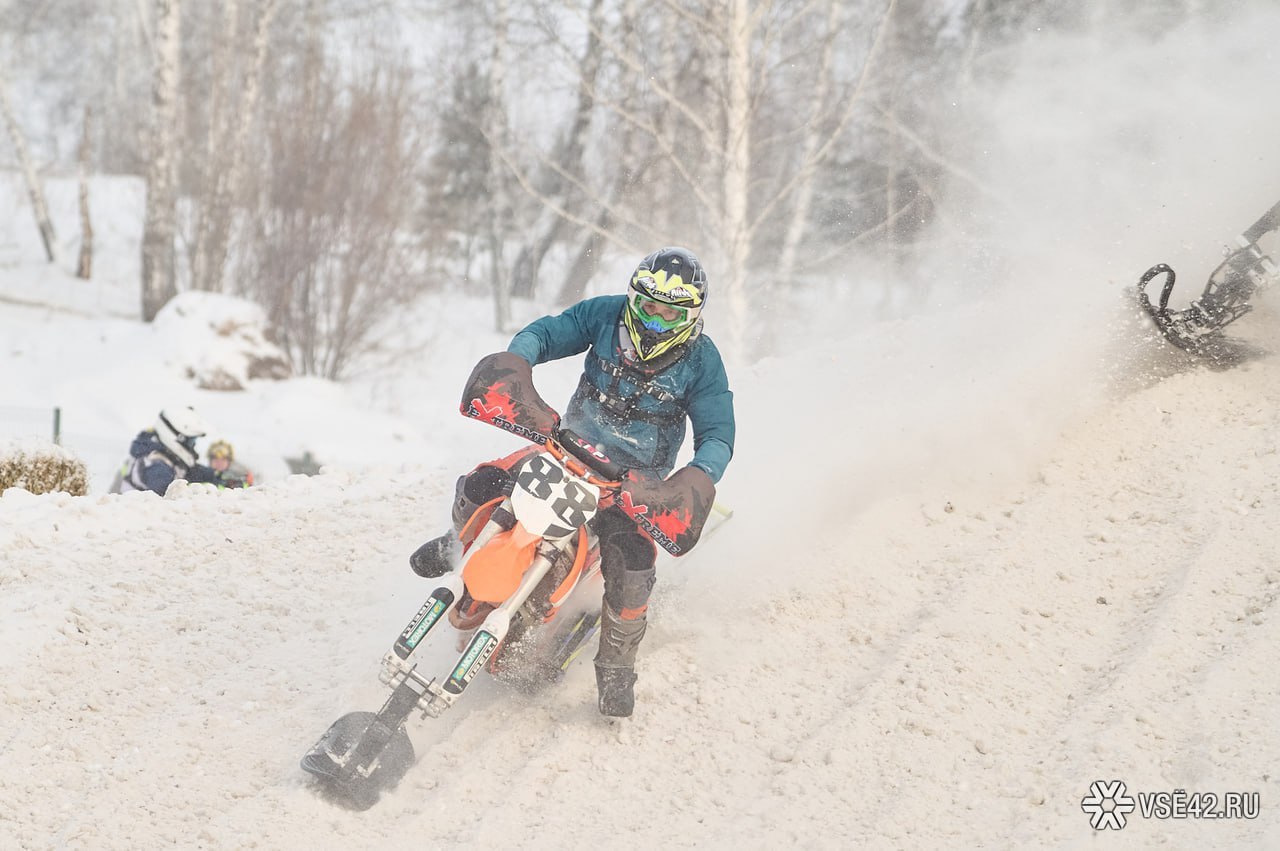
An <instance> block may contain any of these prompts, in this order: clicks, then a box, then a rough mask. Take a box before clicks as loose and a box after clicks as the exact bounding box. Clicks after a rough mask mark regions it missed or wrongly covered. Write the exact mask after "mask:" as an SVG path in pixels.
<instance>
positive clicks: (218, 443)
mask: <svg viewBox="0 0 1280 851" xmlns="http://www.w3.org/2000/svg"><path fill="white" fill-rule="evenodd" d="M215 458H226V459H227V460H228V461H234V460H235V459H236V453H235V450H234V449H232V448H231V444H230V443H227V441H225V440H215V441H214V442H213V443H211V444H209V460H210V461H212V460H214V459H215Z"/></svg>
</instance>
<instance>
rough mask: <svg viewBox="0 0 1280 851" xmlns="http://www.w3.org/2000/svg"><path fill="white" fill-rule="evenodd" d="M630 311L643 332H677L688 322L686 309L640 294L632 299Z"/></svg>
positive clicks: (636, 294)
mask: <svg viewBox="0 0 1280 851" xmlns="http://www.w3.org/2000/svg"><path fill="white" fill-rule="evenodd" d="M631 310H632V314H633V315H634V316H635V318H636V319H637V320H638V321H639V322H640V324H641V325H642V326H643V327H644V328H645V330H647V331H653V332H655V333H659V334H661V333H663V332H669V331H678V330H679V329H681V328H683V327H684V326H685V325H687V324H688V322H689V311H688V310H687V309H686V308H683V307H679V306H677V305H674V304H667V303H666V302H662V301H656V300H654V299H651V298H649V297H648V296H645V295H641V294H640V293H635V295H634V296H633V297H632V299H631Z"/></svg>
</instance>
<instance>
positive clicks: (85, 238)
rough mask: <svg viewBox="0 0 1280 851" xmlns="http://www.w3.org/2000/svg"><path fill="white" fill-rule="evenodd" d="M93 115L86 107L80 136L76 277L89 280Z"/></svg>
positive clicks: (91, 242) (91, 252) (91, 267)
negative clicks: (78, 251) (78, 232)
mask: <svg viewBox="0 0 1280 851" xmlns="http://www.w3.org/2000/svg"><path fill="white" fill-rule="evenodd" d="M92 115H93V112H92V110H91V109H90V108H89V107H87V106H86V107H85V108H84V131H83V133H82V135H81V136H80V156H79V163H80V258H79V259H78V260H77V261H76V277H77V278H82V279H84V280H86V281H87V280H89V279H90V278H91V277H93V221H92V219H91V218H90V217H89V148H90V139H91V138H92V136H91V134H90V132H89V122H90V119H91V117H92Z"/></svg>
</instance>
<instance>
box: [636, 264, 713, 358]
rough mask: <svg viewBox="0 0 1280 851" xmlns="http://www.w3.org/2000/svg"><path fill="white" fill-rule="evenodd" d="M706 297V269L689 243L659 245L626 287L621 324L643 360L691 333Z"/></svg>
mask: <svg viewBox="0 0 1280 851" xmlns="http://www.w3.org/2000/svg"><path fill="white" fill-rule="evenodd" d="M706 301H707V273H706V271H705V270H704V269H703V268H702V264H701V263H700V262H698V258H697V257H695V256H694V254H693V252H692V251H690V250H689V249H687V248H660V249H658V250H657V251H655V252H653V253H652V254H650V255H649V256H648V257H646V258H644V259H643V260H641V261H640V265H639V266H637V267H636V272H635V274H634V275H632V276H631V284H630V286H628V287H627V309H626V310H625V311H623V324H624V325H625V326H626V328H627V333H628V335H630V337H631V342H632V343H633V344H634V345H635V347H636V353H637V354H638V355H639V356H640V359H641V360H646V361H647V360H652V359H653V358H656V357H658V356H659V355H663V354H665V353H667V352H669V351H671V350H672V349H673V348H675V347H676V346H679V345H680V344H681V343H684V342H686V341H688V340H689V338H690V337H691V336H693V333H694V329H695V328H696V327H697V325H698V315H699V314H700V313H702V307H703V305H704V304H706Z"/></svg>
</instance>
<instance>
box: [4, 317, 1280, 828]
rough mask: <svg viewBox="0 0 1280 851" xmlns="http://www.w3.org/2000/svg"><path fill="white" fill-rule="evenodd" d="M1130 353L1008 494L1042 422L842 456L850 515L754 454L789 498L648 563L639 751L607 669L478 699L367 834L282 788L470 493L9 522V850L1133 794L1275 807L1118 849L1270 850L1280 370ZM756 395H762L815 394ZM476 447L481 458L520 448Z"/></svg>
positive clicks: (17, 497)
mask: <svg viewBox="0 0 1280 851" xmlns="http://www.w3.org/2000/svg"><path fill="white" fill-rule="evenodd" d="M1268 321H1269V320H1268ZM1270 327H1272V328H1273V329H1274V325H1273V326H1270ZM882 342H885V345H888V343H887V341H882ZM1138 349H1139V351H1138V352H1137V354H1131V357H1138V356H1141V357H1142V358H1143V359H1144V360H1142V361H1141V363H1142V364H1143V365H1144V367H1143V369H1136V368H1135V369H1131V370H1130V371H1129V373H1128V374H1130V375H1131V376H1133V381H1132V384H1131V385H1130V386H1128V387H1116V388H1113V391H1112V392H1113V395H1112V396H1111V397H1108V398H1106V399H1104V400H1101V401H1098V402H1097V404H1096V406H1094V407H1092V408H1090V410H1091V411H1092V413H1091V414H1090V415H1089V416H1088V417H1087V418H1084V419H1080V420H1076V421H1075V422H1074V423H1073V424H1072V425H1071V426H1069V427H1068V428H1066V429H1064V430H1062V431H1061V433H1060V434H1058V435H1056V436H1055V437H1054V438H1053V439H1052V440H1051V441H1049V442H1048V443H1047V444H1038V445H1037V446H1036V447H1034V448H1028V449H1021V450H1017V451H1015V452H1014V454H1015V455H1016V456H1017V457H1020V458H1023V459H1034V460H1031V461H1029V463H1030V466H1029V467H1024V468H1023V469H1021V471H1020V472H1017V471H1015V470H1014V469H1013V468H1014V467H1016V466H1017V465H1014V464H1012V463H1011V464H1010V465H1009V466H1010V469H1009V470H1008V471H1007V472H1003V473H993V472H992V471H994V470H999V466H998V465H993V464H990V463H986V462H985V461H983V460H982V459H981V456H982V454H983V453H984V452H993V451H996V450H995V449H994V448H993V447H992V444H991V442H990V441H989V440H986V439H978V438H977V435H978V432H977V431H975V430H974V429H981V428H983V427H985V428H987V429H990V430H993V431H994V432H996V433H999V432H1001V431H1002V426H1001V425H1000V423H999V422H998V417H999V414H1000V413H1001V411H1002V410H1003V411H1007V412H1016V413H1017V415H1018V422H1019V424H1025V423H1027V422H1030V420H1028V419H1027V418H1026V414H1027V410H1025V409H1022V408H1019V407H1018V404H1020V403H1021V404H1026V403H1027V401H1028V400H1026V399H1021V400H1020V399H1017V398H1014V397H1009V398H1008V399H1006V402H1008V404H1007V405H1005V406H1003V407H997V408H993V409H991V410H990V411H989V416H991V417H995V418H997V419H992V420H989V421H988V422H986V423H985V426H984V424H982V423H974V425H973V426H972V427H970V426H966V425H965V424H964V423H963V422H956V423H953V429H954V430H955V431H956V432H957V435H956V438H955V439H956V440H957V441H958V442H959V443H960V444H962V445H968V446H971V447H972V449H973V455H972V456H971V459H968V460H972V461H973V462H974V463H975V465H976V466H973V467H970V466H969V463H968V460H964V461H960V460H958V461H956V462H953V463H952V464H950V465H949V466H948V465H938V464H933V465H928V469H926V468H925V466H924V465H922V466H921V468H920V470H919V474H918V476H917V477H915V478H913V477H912V475H911V474H910V473H907V474H906V476H905V479H904V481H903V485H902V487H900V488H898V489H896V490H895V489H892V488H885V486H884V485H883V484H882V483H880V482H879V477H880V476H882V475H884V470H885V468H886V467H896V468H897V469H900V470H908V469H909V468H908V466H907V465H906V464H905V458H906V456H905V455H904V456H903V461H904V463H903V464H901V465H899V464H897V463H896V461H895V459H894V458H892V457H891V458H889V459H887V460H886V459H885V458H884V457H879V458H877V457H875V456H874V454H870V453H869V454H867V455H865V456H862V457H860V456H859V455H858V454H857V453H853V454H850V455H847V456H841V462H842V463H843V464H844V467H843V468H842V469H839V470H838V471H836V470H833V471H831V473H830V474H825V475H824V476H823V477H822V478H821V479H820V481H821V482H822V484H821V487H822V488H823V489H824V491H825V492H827V493H834V491H831V490H830V488H831V487H832V485H833V481H832V479H831V478H829V477H828V476H829V475H836V476H838V478H839V480H840V481H843V482H845V483H846V484H847V485H848V490H849V491H850V492H851V494H858V493H863V491H864V488H863V487H859V483H860V482H861V483H864V484H865V483H869V482H875V483H877V484H876V485H875V486H874V487H873V488H872V490H873V492H875V491H878V492H880V493H890V494H891V495H890V496H886V497H882V498H870V497H867V496H866V495H865V493H863V496H861V497H859V498H858V503H857V509H856V510H853V511H849V510H848V506H840V505H834V504H831V503H829V502H820V503H818V504H816V505H814V504H810V503H808V502H805V501H804V500H803V499H800V495H801V494H802V493H803V492H794V491H789V490H788V488H790V486H791V480H790V478H789V474H787V473H783V472H780V469H781V468H779V467H778V466H777V465H776V459H770V458H768V457H762V456H761V454H760V453H748V454H744V456H743V457H742V458H740V459H739V460H738V461H737V462H735V463H737V464H739V465H741V466H740V467H739V470H738V473H739V480H740V481H742V480H745V481H755V482H771V485H770V489H772V488H775V487H776V488H778V489H779V490H776V491H774V492H772V493H768V492H753V493H752V494H746V493H744V492H743V491H742V490H741V489H738V490H737V491H725V492H724V493H725V498H726V500H727V501H729V502H731V503H736V504H735V505H734V507H735V508H736V509H737V511H738V514H737V516H735V518H734V519H733V521H731V524H730V525H729V526H728V527H726V531H725V532H724V533H723V534H718V535H716V536H713V537H712V538H711V539H710V540H708V541H707V542H706V544H705V546H704V547H702V548H700V549H699V551H698V552H697V553H695V554H694V555H692V556H690V557H689V559H688V560H687V561H686V562H683V563H679V562H665V563H664V564H663V565H662V569H661V574H662V584H661V585H660V586H659V594H658V596H657V600H656V603H655V606H654V622H653V627H652V630H651V637H650V638H649V639H648V640H647V641H646V644H645V647H644V654H643V669H642V677H641V680H640V683H639V687H638V696H639V700H640V701H641V708H640V711H639V712H638V714H637V716H636V717H635V718H634V719H633V720H632V721H631V722H630V723H628V724H626V725H625V726H623V727H621V728H614V727H611V726H609V725H607V724H605V723H604V722H602V721H601V720H600V719H598V718H597V717H596V715H595V711H594V706H593V697H594V695H593V692H594V683H593V682H592V679H591V676H590V671H589V666H583V667H582V668H580V669H578V670H576V671H573V672H572V673H571V676H570V677H569V678H568V680H567V681H566V682H565V683H564V684H563V687H562V688H559V689H557V690H555V691H553V692H550V693H547V694H543V695H541V696H538V697H534V698H529V697H522V696H518V695H512V694H507V693H505V692H503V691H502V689H501V688H499V687H497V686H495V685H493V684H490V683H487V682H482V683H480V684H478V686H477V687H476V688H475V689H473V692H469V693H468V700H467V701H466V702H465V703H464V704H463V705H460V706H459V707H458V708H457V709H456V711H455V712H454V714H453V717H450V718H446V719H443V720H441V721H434V722H431V721H419V722H415V723H414V725H413V738H414V740H415V744H416V746H417V748H418V750H419V752H420V753H422V754H424V756H423V758H422V760H421V762H420V763H419V764H418V766H416V767H415V769H414V770H413V771H412V772H411V773H410V775H409V776H408V777H407V778H406V780H405V782H404V783H403V784H402V785H401V786H400V788H399V789H398V790H397V791H395V792H394V793H393V794H391V795H389V796H388V797H387V798H386V799H385V800H384V801H383V802H382V803H380V804H379V805H378V807H377V808H376V809H374V810H373V811H371V812H369V813H367V814H353V813H348V812H344V811H341V810H338V809H335V808H333V807H332V806H331V805H329V804H327V803H325V802H323V801H322V800H320V799H319V798H318V797H317V796H316V795H315V794H314V793H313V791H312V790H311V789H310V788H309V787H308V784H307V781H306V780H305V779H304V776H303V775H302V773H301V772H300V771H299V770H298V768H297V759H298V757H299V756H300V754H301V753H302V752H303V751H305V749H306V748H307V747H308V746H309V745H310V744H311V743H312V741H313V740H314V739H315V738H316V737H317V736H318V735H319V733H320V732H321V731H323V729H324V728H325V727H326V726H327V725H328V723H329V722H330V721H332V720H333V719H334V718H336V717H337V716H338V715H339V714H341V713H342V712H345V711H349V710H354V709H374V708H376V706H377V704H378V703H379V702H380V700H381V698H382V695H383V690H382V687H381V686H379V685H378V684H377V680H376V673H377V666H376V663H377V660H378V658H379V657H380V655H381V653H382V652H383V651H384V650H385V649H386V648H387V646H389V643H390V641H391V640H392V639H393V638H394V636H395V634H396V633H397V632H398V631H399V629H400V628H401V627H402V625H403V623H404V622H405V621H406V620H407V619H408V617H409V616H410V615H411V614H412V613H413V611H414V610H415V609H416V608H417V606H418V604H419V602H420V599H421V597H422V596H423V594H424V592H425V591H426V590H427V589H426V587H425V585H424V584H423V583H422V582H420V581H418V580H417V579H416V577H413V576H412V574H411V573H410V572H409V571H408V569H407V567H406V564H405V556H406V554H407V553H408V552H409V551H411V549H412V548H413V546H414V545H416V543H418V542H419V541H420V540H422V539H423V538H424V537H425V536H426V534H427V533H428V531H429V530H430V529H432V528H434V527H435V526H438V525H439V522H440V519H441V518H442V517H443V516H444V515H445V512H446V504H447V500H448V491H449V483H450V481H451V479H452V476H453V475H454V473H455V472H456V470H457V466H456V465H451V464H441V465H438V466H426V467H415V468H406V469H403V470H400V471H398V472H397V471H391V470H384V471H381V472H373V473H365V474H360V475H356V474H351V473H332V474H328V475H322V476H319V477H315V478H310V479H308V478H302V477H291V478H283V479H280V480H277V481H272V482H268V483H266V484H265V485H263V486H262V487H259V488H254V489H251V490H248V491H243V492H210V491H208V490H206V489H202V488H196V487H191V488H181V487H180V488H178V489H176V490H174V491H171V492H170V494H169V496H168V498H165V499H160V498H158V497H154V496H151V495H146V494H129V495H126V496H123V497H121V496H111V495H91V496H88V497H83V498H70V497H66V496H57V495H53V496H41V497H33V496H30V495H27V494H25V493H23V492H19V491H10V492H8V493H6V494H5V495H4V497H3V498H0V517H2V518H3V520H4V522H3V524H0V553H2V554H3V560H2V561H0V565H2V566H0V599H3V600H4V606H5V616H4V619H3V622H2V624H0V640H2V643H3V646H4V647H5V653H4V654H3V657H2V661H0V677H2V679H3V682H4V683H5V688H4V692H3V699H2V700H0V730H2V731H4V735H3V737H2V738H0V757H2V758H0V789H3V794H2V795H0V835H2V836H3V837H4V841H3V842H2V843H0V844H3V845H4V846H5V847H20V848H44V847H51V848H53V847H56V848H102V847H117V848H125V847H155V846H161V845H170V844H173V845H178V846H180V847H207V848H230V847H255V846H256V847H264V848H282V847H322V848H325V847H328V848H345V847H390V848H400V847H403V848H409V847H420V846H421V844H422V843H423V842H424V841H426V842H427V844H428V845H433V844H439V845H455V844H456V845H472V844H477V843H495V844H497V845H501V846H506V845H528V846H533V847H551V846H555V847H559V846H561V845H562V844H564V843H565V842H569V841H572V842H586V843H600V842H607V841H610V840H614V839H616V837H618V836H626V837H627V838H628V842H631V843H635V844H638V845H650V844H670V845H677V846H703V847H723V846H727V845H730V844H733V845H745V846H747V847H759V846H763V845H768V846H776V845H780V844H795V845H800V846H806V847H832V848H835V847H848V846H849V845H851V844H865V845H870V846H878V847H906V846H917V847H919V846H927V847H960V846H972V845H977V844H983V843H990V844H994V845H997V846H1010V845H1013V846H1028V845H1056V846H1075V845H1084V844H1086V843H1088V842H1089V840H1090V837H1091V836H1092V832H1091V831H1090V828H1089V825H1088V818H1087V817H1086V816H1085V815H1084V814H1083V813H1082V811H1081V809H1080V803H1081V799H1082V798H1083V797H1084V796H1085V795H1086V794H1087V793H1088V790H1089V784H1090V783H1091V782H1092V781H1093V780H1098V779H1108V780H1109V779H1122V780H1124V781H1125V782H1126V783H1127V784H1128V788H1129V789H1130V790H1131V791H1172V790H1174V789H1187V790H1189V791H1215V792H1223V791H1244V792H1254V791H1256V792H1260V793H1261V800H1262V814H1261V816H1260V817H1259V818H1258V819H1256V820H1252V821H1233V822H1192V821H1176V822H1175V821H1155V820H1141V819H1139V820H1137V821H1136V823H1135V822H1132V821H1131V823H1130V824H1129V826H1128V827H1127V829H1126V830H1125V835H1124V839H1125V840H1126V844H1128V843H1131V842H1136V843H1137V844H1141V845H1155V844H1161V843H1171V844H1174V845H1176V846H1182V847H1206V846H1217V847H1226V846H1235V847H1240V846H1242V845H1243V846H1249V847H1274V846H1275V844H1276V843H1277V842H1280V818H1278V817H1277V810H1276V806H1277V801H1280V777H1277V774H1276V771H1275V765H1276V764H1277V762H1280V746H1278V745H1277V744H1276V740H1275V737H1274V735H1273V734H1272V733H1273V731H1274V729H1275V725H1276V722H1277V720H1280V718H1278V717H1277V710H1276V699H1277V696H1280V674H1277V671H1276V668H1275V665H1274V663H1273V658H1274V648H1275V647H1276V646H1277V642H1280V621H1278V620H1277V612H1276V610H1275V607H1274V606H1273V605H1272V604H1273V603H1274V602H1275V600H1276V598H1277V596H1278V595H1280V567H1278V566H1277V564H1276V561H1275V529H1276V528H1277V526H1280V365H1278V364H1277V363H1276V362H1275V361H1274V360H1272V359H1265V360H1262V361H1259V362H1255V363H1252V364H1249V365H1246V366H1244V367H1241V368H1238V369H1235V370H1231V371H1227V372H1211V371H1205V370H1191V371H1183V367H1184V365H1183V364H1181V363H1180V362H1179V361H1178V359H1177V358H1175V357H1173V356H1171V355H1170V356H1162V354H1161V350H1160V349H1159V347H1158V346H1154V345H1152V346H1150V347H1148V346H1146V345H1145V344H1144V346H1142V347H1138ZM774 378H775V376H773V375H772V374H771V373H770V371H769V369H768V368H767V365H766V366H765V367H762V368H760V370H759V371H758V374H756V375H754V376H753V379H754V381H755V382H756V384H755V385H754V386H755V387H757V388H761V390H758V391H757V392H765V393H767V394H768V395H769V396H770V398H771V399H772V400H774V401H775V402H788V403H789V402H791V401H792V399H793V398H795V399H803V398H805V397H806V395H807V393H808V391H807V389H806V388H804V387H803V386H801V387H794V386H788V384H787V383H785V382H781V381H775V380H774ZM935 403H936V404H938V405H940V406H943V407H946V406H947V405H949V404H951V402H950V401H949V400H947V399H945V398H939V399H937V400H935ZM757 405H758V403H748V404H747V405H746V406H745V407H746V408H747V409H748V410H751V409H753V408H755V407H757ZM459 420H460V421H461V422H462V423H463V424H464V425H466V426H469V427H470V429H471V431H472V432H474V434H473V437H474V438H475V439H476V440H477V441H478V444H477V447H486V446H487V447H488V449H489V450H490V451H489V452H488V453H487V454H488V455H496V454H498V453H499V452H501V451H504V450H505V449H507V448H510V447H511V446H512V441H514V438H511V437H509V436H507V435H504V434H502V433H500V432H498V431H496V430H491V429H487V428H481V427H480V425H479V424H475V423H467V422H465V421H462V420H461V418H459ZM873 423H874V421H873ZM744 425H745V426H746V427H745V428H744V432H745V434H746V435H747V436H748V437H749V438H750V436H752V435H753V434H755V435H756V436H757V437H759V436H760V435H759V434H758V433H759V431H760V429H759V427H758V426H752V425H751V424H750V423H746V424H744ZM886 427H887V426H886ZM871 428H872V432H871V434H872V436H873V437H875V436H876V432H875V430H874V429H875V427H874V424H873V426H872V427H871ZM1017 430H1018V429H1013V430H1011V431H1010V432H1009V433H1010V434H1011V433H1012V432H1013V431H1017ZM766 431H770V432H772V434H771V436H772V437H773V438H774V439H777V438H780V437H781V436H782V434H781V432H780V431H778V430H776V427H770V428H769V429H766ZM879 437H882V438H888V437H889V434H888V432H887V431H886V432H885V433H884V434H880V435H879ZM761 442H763V441H761ZM907 443H908V444H909V443H910V440H908V441H907ZM748 445H752V444H748ZM755 445H759V444H758V443H757V444H755ZM881 446H888V447H890V448H894V447H897V448H901V447H902V446H903V444H900V443H898V441H897V440H896V439H888V440H884V441H882V442H881ZM1007 449H1008V447H1007V446H1005V447H1003V448H1001V450H1000V451H1005V450H1007ZM473 457H485V453H484V452H479V453H478V454H477V455H475V456H473ZM803 469H804V470H807V471H808V472H807V473H806V475H805V476H804V477H802V479H804V478H807V479H810V480H811V479H812V478H813V475H814V474H813V472H812V471H813V468H812V466H804V467H803ZM797 481H800V479H798V480H797ZM793 493H794V494H795V497H794V498H793V497H792V496H790V494H793ZM796 533H798V534H799V535H800V536H801V537H800V539H799V540H797V539H796V537H795V534H796ZM424 838H426V839H424ZM1098 838H1100V839H1111V837H1110V836H1108V835H1106V834H1103V835H1101V836H1099V837H1098Z"/></svg>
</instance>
